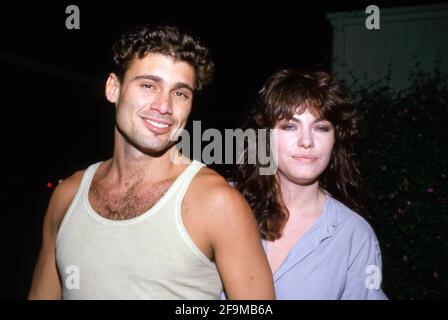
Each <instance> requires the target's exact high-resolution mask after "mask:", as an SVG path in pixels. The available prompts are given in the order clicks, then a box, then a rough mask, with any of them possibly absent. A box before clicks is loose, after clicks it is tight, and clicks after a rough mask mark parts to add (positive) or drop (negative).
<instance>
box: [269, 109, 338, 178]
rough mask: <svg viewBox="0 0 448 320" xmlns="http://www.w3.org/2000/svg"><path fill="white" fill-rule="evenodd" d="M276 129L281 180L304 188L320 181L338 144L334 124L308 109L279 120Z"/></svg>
mask: <svg viewBox="0 0 448 320" xmlns="http://www.w3.org/2000/svg"><path fill="white" fill-rule="evenodd" d="M275 129H276V130H274V132H273V135H274V141H275V144H276V145H277V148H278V149H277V155H276V157H277V161H276V162H277V165H278V174H279V177H280V179H284V178H286V179H287V180H289V181H291V182H293V183H296V184H300V185H310V184H312V183H314V182H316V181H317V180H318V178H319V176H320V175H321V174H322V172H323V171H324V170H325V168H326V167H327V166H328V163H329V162H330V158H331V153H332V150H333V146H334V141H335V138H334V127H333V125H332V124H331V122H329V121H327V120H325V119H322V118H316V117H315V116H314V115H312V114H311V112H309V111H308V109H306V110H305V112H303V113H302V114H294V116H293V118H292V119H289V120H288V119H284V120H280V121H278V122H277V124H276V126H275Z"/></svg>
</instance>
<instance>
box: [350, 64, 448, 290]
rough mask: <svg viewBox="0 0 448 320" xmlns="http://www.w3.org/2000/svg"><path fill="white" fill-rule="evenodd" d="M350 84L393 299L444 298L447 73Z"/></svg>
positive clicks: (372, 217) (447, 279)
mask: <svg viewBox="0 0 448 320" xmlns="http://www.w3.org/2000/svg"><path fill="white" fill-rule="evenodd" d="M388 82H389V77H386V79H383V80H382V81H376V82H370V83H366V82H364V83H365V84H364V85H360V84H359V81H355V82H354V84H353V85H352V88H351V91H352V95H353V97H354V99H355V100H356V101H358V102H359V104H360V106H361V108H362V110H363V113H364V117H365V127H366V130H365V135H364V138H363V142H362V149H361V150H360V151H361V163H362V166H363V168H362V171H363V176H364V178H365V183H366V189H367V198H368V200H367V204H368V206H367V209H368V212H369V216H368V217H367V218H368V220H369V221H370V222H371V224H372V226H373V227H374V229H375V231H376V233H377V236H378V238H379V241H380V245H381V250H382V256H383V288H384V290H385V292H386V294H387V295H388V296H389V297H390V298H391V299H446V298H448V274H447V271H448V236H447V231H448V228H447V227H448V210H447V195H448V188H447V176H448V170H447V167H446V164H447V159H448V157H447V148H446V145H447V142H448V131H447V124H448V117H447V116H448V113H447V110H448V77H447V76H446V75H444V74H442V73H440V72H437V71H436V72H434V73H433V74H425V73H423V72H420V71H418V72H413V73H412V74H411V75H410V82H411V85H410V87H409V88H408V89H406V90H402V91H399V92H394V91H393V90H391V89H390V88H389V87H388Z"/></svg>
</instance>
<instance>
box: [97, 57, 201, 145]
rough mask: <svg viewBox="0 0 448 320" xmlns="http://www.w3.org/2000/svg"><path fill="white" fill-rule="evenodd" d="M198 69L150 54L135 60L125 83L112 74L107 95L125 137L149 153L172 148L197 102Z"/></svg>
mask: <svg viewBox="0 0 448 320" xmlns="http://www.w3.org/2000/svg"><path fill="white" fill-rule="evenodd" d="M194 85H195V71H194V69H193V67H192V66H190V65H189V64H188V63H186V62H182V61H175V60H174V59H173V58H172V57H169V56H165V55H162V54H153V53H150V54H148V55H146V56H145V57H144V58H142V59H134V61H132V63H131V64H130V66H129V68H128V70H127V71H126V73H125V75H124V77H123V81H122V83H120V81H119V80H118V79H117V78H116V76H115V75H113V74H112V75H110V76H109V79H108V81H107V84H106V96H107V98H108V100H109V101H110V102H112V103H115V105H116V109H117V110H116V111H117V112H116V126H117V129H118V131H119V133H120V134H121V136H122V137H123V138H125V139H124V140H127V141H130V142H131V144H132V145H134V146H135V147H137V148H138V149H140V150H143V151H145V152H152V153H158V152H163V151H164V150H166V149H167V148H169V147H170V146H171V145H172V144H173V142H172V141H170V138H171V140H173V139H174V136H175V135H176V134H177V133H178V131H179V130H178V129H183V128H184V127H185V124H186V121H187V118H188V115H189V114H190V111H191V105H192V101H193V90H194Z"/></svg>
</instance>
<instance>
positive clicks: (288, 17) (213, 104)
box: [0, 0, 446, 299]
mask: <svg viewBox="0 0 448 320" xmlns="http://www.w3.org/2000/svg"><path fill="white" fill-rule="evenodd" d="M436 2H437V1H404V0H402V1H371V2H369V3H367V2H362V1H352V2H348V1H337V2H332V3H326V2H323V1H308V2H307V3H305V2H303V1H302V2H299V1H294V2H292V3H284V4H282V3H280V2H277V1H276V2H254V3H251V4H244V6H243V5H242V1H240V2H236V3H230V2H227V1H225V2H224V1H217V2H213V1H210V2H204V3H202V4H199V3H196V2H195V3H194V4H193V2H191V3H190V2H186V1H184V2H181V3H179V4H177V3H175V2H171V1H167V2H166V5H163V4H160V2H159V1H158V2H157V4H155V3H151V2H150V1H146V2H135V3H132V2H131V1H126V2H118V1H117V2H104V3H100V2H95V4H93V3H92V2H84V1H72V2H66V1H58V3H56V2H55V3H43V2H33V3H22V2H19V1H17V2H15V3H13V4H7V5H6V4H2V5H1V7H0V68H1V69H0V70H1V72H2V74H1V79H2V84H1V89H0V92H1V101H2V108H1V126H0V130H1V135H0V136H1V139H2V140H1V148H2V157H1V159H2V174H1V175H2V179H1V180H0V181H1V193H0V200H1V205H2V215H1V216H2V217H1V232H0V252H1V258H0V261H1V263H0V270H1V272H0V274H1V275H2V281H1V282H0V283H1V284H0V298H7V299H11V298H13V299H23V298H25V297H26V294H27V291H28V289H29V285H30V281H31V276H32V271H33V268H34V264H35V261H36V258H37V255H38V250H39V246H40V241H41V239H40V237H41V224H42V218H43V215H44V213H45V209H46V206H47V202H48V199H49V197H50V194H51V192H52V190H53V187H52V186H51V185H47V184H48V183H51V184H52V185H53V186H54V185H55V184H57V182H58V180H59V179H63V178H65V177H67V176H68V175H70V174H71V173H73V172H74V171H76V170H79V169H83V168H85V167H87V166H88V165H89V164H91V163H93V162H96V161H99V160H102V159H106V158H108V157H110V155H111V153H112V142H113V121H114V118H113V117H114V114H113V106H112V105H110V104H108V103H107V102H106V99H105V98H104V94H103V91H104V82H105V79H106V77H107V75H108V72H109V61H110V54H111V50H110V48H111V46H112V43H113V42H114V40H115V39H116V38H117V36H118V35H119V34H120V33H121V32H122V31H123V30H124V29H126V28H127V27H129V26H131V25H134V24H138V23H151V24H155V23H173V24H176V25H179V26H181V27H186V28H188V29H190V30H192V31H194V32H195V33H197V34H198V35H199V36H200V37H201V38H202V40H203V41H204V42H205V43H206V44H207V45H208V46H209V47H210V48H211V52H212V55H213V57H214V61H215V63H216V75H215V81H214V83H213V84H212V85H211V86H210V87H209V88H208V89H207V90H206V91H205V92H204V93H203V94H200V95H199V96H198V97H197V100H196V101H195V105H194V107H193V109H194V111H193V113H192V116H191V120H201V121H202V129H203V130H205V129H206V128H218V129H221V130H223V129H225V128H237V127H239V126H240V125H241V123H242V121H243V116H244V113H245V112H246V110H247V108H248V106H249V105H250V103H251V101H252V100H253V98H254V97H255V95H256V93H257V91H258V90H259V88H260V87H261V85H262V83H263V82H264V80H265V79H266V78H267V77H268V76H269V75H271V74H272V73H273V72H275V71H277V70H279V69H280V68H284V67H296V68H301V69H304V68H305V69H308V68H313V67H320V68H323V69H326V70H329V69H330V68H331V58H332V31H331V28H330V25H329V22H328V21H327V19H326V17H325V15H326V13H328V12H335V11H351V10H364V9H365V8H366V6H367V5H369V4H376V5H378V6H379V7H380V8H383V7H384V8H385V7H394V6H402V5H416V4H428V3H436ZM69 4H76V5H78V6H79V8H80V13H81V14H80V16H81V28H80V30H67V29H66V28H65V19H66V17H67V16H68V15H67V14H66V13H65V8H66V7H67V6H68V5H69ZM378 49H379V50H380V49H381V48H378ZM215 169H217V170H218V171H219V172H221V173H223V174H225V173H226V170H225V168H224V167H216V168H215ZM379 238H380V243H381V237H380V236H379ZM383 259H384V258H383ZM439 272H442V270H441V271H439ZM387 277H388V271H387V270H384V278H385V279H387ZM388 281H389V283H390V281H393V280H391V279H389V280H388ZM386 284H387V282H386ZM384 289H385V291H386V293H388V292H387V286H386V287H385V288H384ZM445 293H446V288H445ZM390 296H391V298H397V297H404V298H412V294H410V293H407V292H402V293H401V295H399V294H397V293H395V295H394V294H392V295H390ZM417 296H418V295H417ZM445 298H446V296H445Z"/></svg>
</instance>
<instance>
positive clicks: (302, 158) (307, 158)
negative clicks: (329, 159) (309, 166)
mask: <svg viewBox="0 0 448 320" xmlns="http://www.w3.org/2000/svg"><path fill="white" fill-rule="evenodd" d="M293 158H294V159H296V160H299V161H302V162H309V163H311V162H314V161H316V160H317V157H314V156H305V155H297V156H293Z"/></svg>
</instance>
